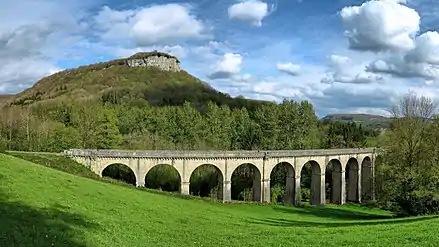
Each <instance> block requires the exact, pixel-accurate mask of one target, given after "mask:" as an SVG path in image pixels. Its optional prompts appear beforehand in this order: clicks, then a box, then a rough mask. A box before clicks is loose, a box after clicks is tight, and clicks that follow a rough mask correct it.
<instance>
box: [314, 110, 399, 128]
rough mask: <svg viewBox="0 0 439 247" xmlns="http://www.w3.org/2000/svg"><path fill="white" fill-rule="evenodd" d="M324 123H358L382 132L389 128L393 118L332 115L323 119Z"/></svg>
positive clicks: (368, 115)
mask: <svg viewBox="0 0 439 247" xmlns="http://www.w3.org/2000/svg"><path fill="white" fill-rule="evenodd" d="M322 122H324V123H331V122H342V123H356V124H361V125H363V126H365V127H367V128H371V129H373V130H377V131H380V130H381V129H387V128H389V126H390V123H391V122H392V118H389V117H384V116H379V115H370V114H330V115H327V116H325V117H323V118H322Z"/></svg>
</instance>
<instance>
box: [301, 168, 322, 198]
mask: <svg viewBox="0 0 439 247" xmlns="http://www.w3.org/2000/svg"><path fill="white" fill-rule="evenodd" d="M321 174H322V171H321V169H320V165H319V163H317V162H316V161H313V160H311V161H308V162H307V163H305V165H303V167H302V170H301V171H300V181H301V182H300V187H301V189H300V198H301V201H305V202H306V201H309V203H310V204H311V205H319V204H321V203H322V199H321V198H322V196H324V195H322V189H321V188H322V179H321V176H322V175H321ZM323 193H324V192H323Z"/></svg>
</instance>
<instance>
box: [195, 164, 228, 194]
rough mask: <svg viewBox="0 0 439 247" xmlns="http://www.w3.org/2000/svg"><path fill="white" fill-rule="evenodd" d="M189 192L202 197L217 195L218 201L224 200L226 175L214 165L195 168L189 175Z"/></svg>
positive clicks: (202, 165)
mask: <svg viewBox="0 0 439 247" xmlns="http://www.w3.org/2000/svg"><path fill="white" fill-rule="evenodd" d="M189 182H190V184H189V192H190V193H191V194H193V195H196V196H200V197H207V196H211V195H213V194H214V193H215V197H216V198H217V199H218V200H223V199H224V193H223V192H224V190H223V183H224V174H223V172H222V171H221V169H220V168H219V167H218V166H216V165H214V164H209V163H206V164H201V165H198V166H196V167H195V169H194V170H192V171H191V172H190V175H189Z"/></svg>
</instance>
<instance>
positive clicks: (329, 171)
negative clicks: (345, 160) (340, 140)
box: [325, 159, 344, 204]
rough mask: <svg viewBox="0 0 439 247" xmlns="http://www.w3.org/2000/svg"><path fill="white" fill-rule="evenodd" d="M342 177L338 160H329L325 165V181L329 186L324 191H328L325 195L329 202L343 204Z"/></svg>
mask: <svg viewBox="0 0 439 247" xmlns="http://www.w3.org/2000/svg"><path fill="white" fill-rule="evenodd" d="M343 179H344V178H343V169H342V164H341V162H340V160H338V159H332V160H330V161H329V162H328V164H326V167H325V183H326V184H328V186H329V188H328V189H327V190H326V191H329V192H330V193H329V195H326V197H328V196H329V201H330V202H331V203H336V204H343V202H344V200H343V194H344V188H343V184H344V183H343V181H342V180H343ZM327 199H328V198H327Z"/></svg>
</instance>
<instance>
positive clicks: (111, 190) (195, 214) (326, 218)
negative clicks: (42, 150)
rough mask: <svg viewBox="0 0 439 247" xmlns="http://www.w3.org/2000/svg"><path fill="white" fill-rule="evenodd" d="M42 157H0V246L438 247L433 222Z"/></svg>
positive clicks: (437, 222) (435, 220)
mask: <svg viewBox="0 0 439 247" xmlns="http://www.w3.org/2000/svg"><path fill="white" fill-rule="evenodd" d="M15 155H16V156H20V155H22V156H23V158H25V157H24V156H26V155H25V154H19V153H17V154H15ZM28 156H29V155H28ZM35 157H36V158H34V159H33V161H34V162H37V163H40V164H35V163H32V162H30V161H27V160H23V159H19V158H17V157H13V156H10V155H5V154H0V246H1V247H13V246H32V247H40V246H41V247H49V246H56V247H59V246H69V247H72V246H93V247H97V246H105V247H107V246H117V247H121V246H127V247H136V246H151V247H155V246H170V247H172V246H437V243H438V242H439V234H437V232H438V231H439V219H438V218H436V217H435V216H429V217H413V218H394V217H393V216H392V214H391V213H389V212H386V211H381V210H378V209H372V208H368V207H366V206H360V205H343V206H336V205H326V206H321V207H316V206H308V205H303V206H301V207H292V206H280V205H259V204H245V203H236V204H234V203H230V204H223V203H218V202H212V201H207V200H202V199H197V198H189V197H188V198H182V197H177V196H171V195H166V194H160V193H151V192H149V191H146V190H140V189H136V188H134V187H129V186H122V185H118V184H114V183H106V182H104V181H99V180H97V179H96V178H93V177H92V176H90V177H89V178H87V177H85V176H78V175H75V174H76V173H78V172H79V173H83V172H84V171H83V170H81V169H82V168H80V167H76V168H75V167H73V166H74V165H72V166H71V167H66V163H65V162H66V161H65V160H64V158H57V159H59V160H56V159H54V160H55V161H56V162H59V164H60V165H59V167H56V165H53V161H54V160H52V163H51V164H52V165H48V164H49V163H50V162H48V160H49V158H44V157H43V156H41V157H39V158H38V157H37V155H35ZM47 157H49V156H47ZM27 159H28V160H29V157H27ZM45 159H46V160H45ZM45 162H46V163H45ZM63 162H64V163H63ZM48 166H51V167H48ZM54 168H55V169H54ZM60 170H64V171H60ZM69 172H71V173H69ZM72 173H75V174H72Z"/></svg>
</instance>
